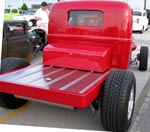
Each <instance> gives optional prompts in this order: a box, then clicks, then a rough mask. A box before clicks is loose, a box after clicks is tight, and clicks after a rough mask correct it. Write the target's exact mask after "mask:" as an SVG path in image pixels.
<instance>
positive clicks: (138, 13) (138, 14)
mask: <svg viewBox="0 0 150 132" xmlns="http://www.w3.org/2000/svg"><path fill="white" fill-rule="evenodd" d="M133 15H134V16H142V12H140V11H133Z"/></svg>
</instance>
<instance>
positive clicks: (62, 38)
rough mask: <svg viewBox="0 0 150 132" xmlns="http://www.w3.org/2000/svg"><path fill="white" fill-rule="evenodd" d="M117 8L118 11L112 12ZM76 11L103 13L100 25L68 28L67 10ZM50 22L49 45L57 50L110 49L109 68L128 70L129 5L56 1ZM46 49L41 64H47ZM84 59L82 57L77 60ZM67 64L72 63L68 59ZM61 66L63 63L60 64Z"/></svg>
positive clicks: (130, 29)
mask: <svg viewBox="0 0 150 132" xmlns="http://www.w3.org/2000/svg"><path fill="white" fill-rule="evenodd" d="M116 7H117V10H114V9H116ZM76 10H78V11H80V10H82V11H83V10H94V11H100V12H102V13H103V23H102V26H75V25H74V26H71V25H69V24H68V14H69V12H70V11H76ZM58 14H59V15H58ZM50 20H51V21H50V23H49V33H48V43H49V44H50V45H53V46H54V47H56V48H65V49H67V48H68V49H77V50H79V51H80V50H82V49H83V48H85V47H87V49H86V50H89V51H91V48H90V47H88V46H89V45H91V46H93V47H95V48H96V49H99V48H101V47H106V48H110V49H111V59H110V60H109V59H108V61H110V66H111V67H113V68H119V69H127V68H128V65H129V62H130V52H131V50H132V48H131V43H132V10H131V8H130V7H129V6H128V4H126V3H124V2H119V1H118V2H117V1H99V0H96V1H95V0H93V1H92V0H91V1H67V2H59V3H56V4H54V5H53V7H52V8H51V13H50ZM46 48H47V49H45V50H44V54H46V56H45V55H44V63H47V62H46V61H47V60H48V59H49V55H50V54H49V55H48V53H47V52H48V47H46ZM50 51H51V50H49V52H50ZM64 52H65V50H64ZM87 56H88V55H87ZM65 59H66V58H65ZM73 59H74V58H73ZM83 60H84V58H82V59H80V60H79V61H83ZM64 61H65V60H64ZM66 61H67V63H69V62H70V63H71V62H72V61H70V60H69V59H68V60H66ZM61 63H64V62H60V63H59V64H61ZM47 64H48V63H47ZM63 65H64V64H63ZM77 68H78V67H77Z"/></svg>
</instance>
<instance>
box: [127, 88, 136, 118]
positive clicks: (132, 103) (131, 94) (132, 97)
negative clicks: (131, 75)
mask: <svg viewBox="0 0 150 132" xmlns="http://www.w3.org/2000/svg"><path fill="white" fill-rule="evenodd" d="M134 94H135V91H134V85H132V88H131V92H130V97H129V102H128V120H130V118H131V115H132V112H133V108H134Z"/></svg>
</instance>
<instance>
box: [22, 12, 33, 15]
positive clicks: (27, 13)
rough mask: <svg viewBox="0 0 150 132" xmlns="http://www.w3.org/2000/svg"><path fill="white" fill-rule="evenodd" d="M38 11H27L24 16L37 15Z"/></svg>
mask: <svg viewBox="0 0 150 132" xmlns="http://www.w3.org/2000/svg"><path fill="white" fill-rule="evenodd" d="M35 12H36V11H25V12H24V13H23V15H35Z"/></svg>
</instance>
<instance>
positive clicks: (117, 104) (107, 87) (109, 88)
mask: <svg viewBox="0 0 150 132" xmlns="http://www.w3.org/2000/svg"><path fill="white" fill-rule="evenodd" d="M135 93H136V84H135V77H134V74H133V73H132V72H130V71H124V70H114V71H112V72H111V74H110V76H109V77H108V79H107V80H106V82H105V84H104V91H103V97H102V104H101V120H102V125H103V127H104V128H105V129H106V130H108V131H114V132H125V131H126V130H127V129H128V128H129V126H130V124H131V120H132V115H133V111H134V105H135Z"/></svg>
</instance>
